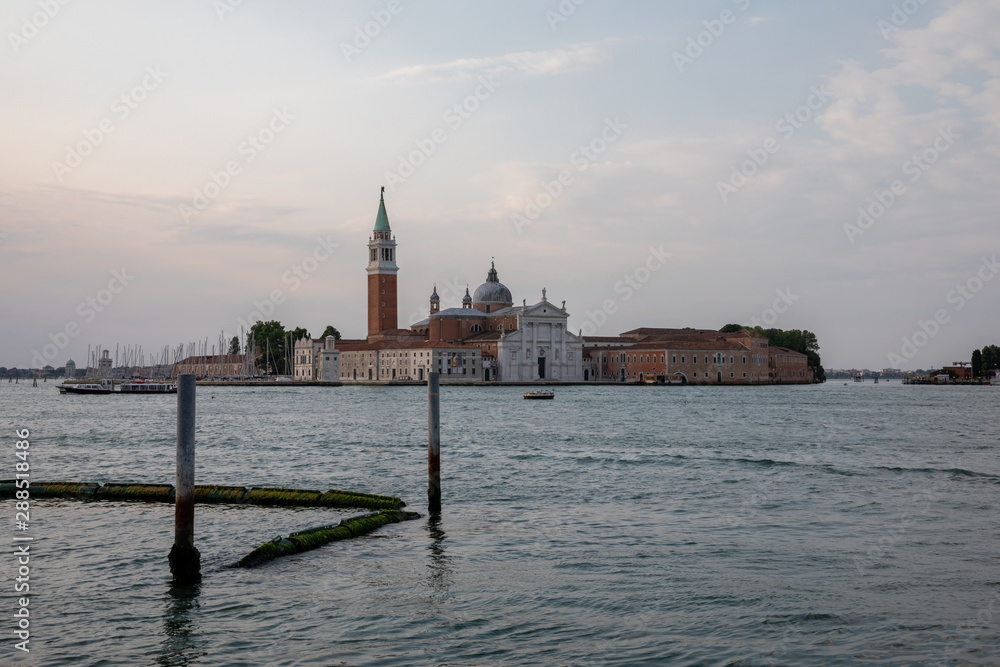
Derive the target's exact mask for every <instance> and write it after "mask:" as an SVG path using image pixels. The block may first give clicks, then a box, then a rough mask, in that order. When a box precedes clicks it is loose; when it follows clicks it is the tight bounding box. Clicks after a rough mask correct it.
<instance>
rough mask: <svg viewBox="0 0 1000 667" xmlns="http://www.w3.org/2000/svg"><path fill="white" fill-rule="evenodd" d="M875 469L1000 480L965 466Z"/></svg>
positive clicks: (998, 476)
mask: <svg viewBox="0 0 1000 667" xmlns="http://www.w3.org/2000/svg"><path fill="white" fill-rule="evenodd" d="M875 470H887V471H889V472H899V473H925V474H934V473H947V474H949V475H959V476H961V477H977V478H983V479H992V480H998V481H1000V475H994V474H991V473H988V472H977V471H975V470H966V469H965V468H901V467H898V466H875Z"/></svg>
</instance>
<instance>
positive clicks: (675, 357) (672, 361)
mask: <svg viewBox="0 0 1000 667" xmlns="http://www.w3.org/2000/svg"><path fill="white" fill-rule="evenodd" d="M673 356H674V358H673V359H671V361H670V363H672V364H676V363H677V355H676V354H675V355H673Z"/></svg>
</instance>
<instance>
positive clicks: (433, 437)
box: [427, 372, 441, 514]
mask: <svg viewBox="0 0 1000 667" xmlns="http://www.w3.org/2000/svg"><path fill="white" fill-rule="evenodd" d="M440 398H441V385H440V379H439V378H438V374H437V373H435V372H432V373H431V374H430V377H429V378H428V381H427V511H428V512H430V513H431V514H440V513H441V405H440Z"/></svg>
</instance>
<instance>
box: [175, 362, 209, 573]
mask: <svg viewBox="0 0 1000 667" xmlns="http://www.w3.org/2000/svg"><path fill="white" fill-rule="evenodd" d="M194 392H195V380H194V375H181V376H179V377H178V378H177V483H176V485H175V489H174V493H175V502H174V546H173V547H172V548H171V549H170V556H169V561H170V572H171V574H173V577H174V583H175V584H181V585H189V584H194V583H197V582H198V581H200V580H201V553H199V552H198V549H196V548H195V546H194V426H195V400H194V399H195V393H194Z"/></svg>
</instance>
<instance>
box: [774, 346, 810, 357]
mask: <svg viewBox="0 0 1000 667" xmlns="http://www.w3.org/2000/svg"><path fill="white" fill-rule="evenodd" d="M768 353H769V354H775V353H777V354H793V355H795V356H797V357H803V358H804V359H808V358H809V355H806V354H802V353H801V352H796V351H795V350H790V349H788V348H787V347H769V348H768Z"/></svg>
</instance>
